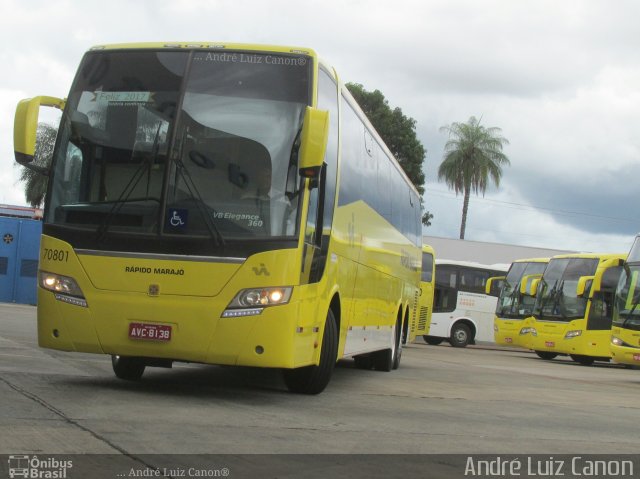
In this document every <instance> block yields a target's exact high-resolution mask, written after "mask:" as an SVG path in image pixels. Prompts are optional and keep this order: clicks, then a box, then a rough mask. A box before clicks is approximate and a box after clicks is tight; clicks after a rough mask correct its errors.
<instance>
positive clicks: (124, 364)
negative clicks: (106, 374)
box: [111, 355, 146, 381]
mask: <svg viewBox="0 0 640 479" xmlns="http://www.w3.org/2000/svg"><path fill="white" fill-rule="evenodd" d="M111 365H112V366H113V372H114V373H116V377H118V378H120V379H125V380H126V381H139V380H140V378H141V377H142V375H143V374H144V369H145V367H146V365H145V363H144V361H143V360H142V359H140V358H132V357H128V356H117V355H113V356H111Z"/></svg>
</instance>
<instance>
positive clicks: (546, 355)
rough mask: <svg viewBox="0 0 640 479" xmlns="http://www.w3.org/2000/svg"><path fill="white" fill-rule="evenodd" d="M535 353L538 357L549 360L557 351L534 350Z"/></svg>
mask: <svg viewBox="0 0 640 479" xmlns="http://www.w3.org/2000/svg"><path fill="white" fill-rule="evenodd" d="M536 354H537V355H538V357H539V358H540V359H546V360H550V359H553V358H555V357H556V356H557V355H558V353H552V352H551V351H536Z"/></svg>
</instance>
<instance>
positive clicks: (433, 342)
mask: <svg viewBox="0 0 640 479" xmlns="http://www.w3.org/2000/svg"><path fill="white" fill-rule="evenodd" d="M422 339H424V342H425V343H427V344H430V345H431V346H437V345H438V344H440V343H442V341H444V338H437V337H435V336H427V335H426V334H425V335H423V336H422Z"/></svg>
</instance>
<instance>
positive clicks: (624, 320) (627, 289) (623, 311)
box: [610, 235, 640, 366]
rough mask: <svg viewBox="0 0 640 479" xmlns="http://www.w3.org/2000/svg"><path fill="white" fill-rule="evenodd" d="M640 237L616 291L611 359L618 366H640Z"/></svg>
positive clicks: (630, 254)
mask: <svg viewBox="0 0 640 479" xmlns="http://www.w3.org/2000/svg"><path fill="white" fill-rule="evenodd" d="M639 276H640V235H638V236H636V238H635V241H634V242H633V246H632V247H631V251H629V256H628V257H627V261H626V263H625V265H624V269H623V271H622V274H621V275H620V282H619V283H618V288H617V290H616V302H615V305H614V308H613V325H612V328H611V345H610V347H611V356H612V357H613V360H614V361H615V362H616V363H621V364H628V365H632V366H640V308H638V303H640V282H639V281H638V279H639V278H638V277H639Z"/></svg>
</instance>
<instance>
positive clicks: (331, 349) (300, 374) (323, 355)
mask: <svg viewBox="0 0 640 479" xmlns="http://www.w3.org/2000/svg"><path fill="white" fill-rule="evenodd" d="M339 339H340V335H339V332H338V327H337V323H336V319H335V316H334V314H333V310H332V309H331V308H328V309H327V317H326V320H325V324H324V329H323V332H322V343H321V346H320V362H319V364H318V365H317V366H315V365H312V366H304V367H301V368H295V369H284V370H283V371H282V372H283V378H284V382H285V384H286V386H287V389H289V391H291V392H293V393H298V394H319V393H321V392H322V391H324V388H325V387H327V384H329V380H330V379H331V375H332V374H333V369H334V368H335V365H336V361H337V357H338V342H339Z"/></svg>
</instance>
